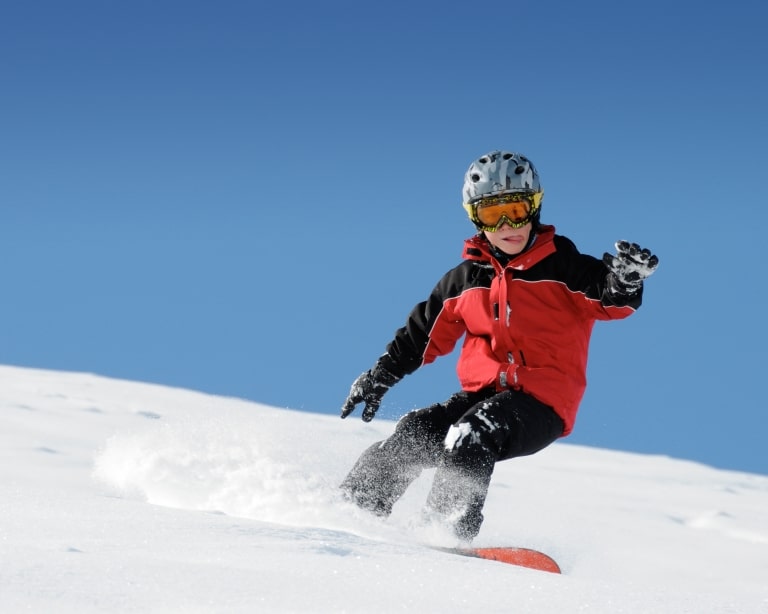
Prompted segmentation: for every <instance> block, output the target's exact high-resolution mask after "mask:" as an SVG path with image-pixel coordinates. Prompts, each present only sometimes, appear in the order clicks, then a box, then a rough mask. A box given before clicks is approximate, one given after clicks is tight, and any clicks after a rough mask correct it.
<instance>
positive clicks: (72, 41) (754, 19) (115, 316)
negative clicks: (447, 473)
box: [0, 0, 768, 473]
mask: <svg viewBox="0 0 768 614" xmlns="http://www.w3.org/2000/svg"><path fill="white" fill-rule="evenodd" d="M625 4H626V3H616V2H608V1H604V2H581V3H573V2H567V1H564V0H563V1H561V2H536V3H527V4H525V5H521V4H519V3H494V4H492V5H477V4H476V5H471V4H467V3H465V2H451V1H448V2H439V3H438V2H421V3H419V2H416V3H411V2H409V3H405V2H401V1H400V0H395V1H393V2H387V3H376V4H375V5H373V3H365V2H351V1H350V2H338V1H330V2H323V3H316V2H308V1H307V2H304V1H302V2H292V3H261V2H220V3H209V2H195V1H191V2H189V1H187V2H177V1H168V2H146V1H134V2H130V3H128V2H115V1H112V2H104V1H99V2H96V1H92V2H77V1H75V2H70V3H60V2H50V1H40V2H6V3H4V4H3V7H2V8H0V58H2V59H1V60H0V82H2V84H3V86H2V89H0V109H1V110H2V113H0V134H2V145H0V267H1V268H0V271H1V272H2V287H3V293H2V294H3V297H2V302H0V317H1V318H2V323H3V325H2V326H1V327H0V363H4V364H11V365H20V366H30V367H40V368H47V369H63V370H74V371H91V372H96V373H99V374H103V375H108V376H115V377H121V378H128V379H136V380H143V381H151V382H158V383H162V384H169V385H174V386H184V387H190V388H194V389H197V390H203V391H207V392H212V393H216V394H224V395H230V396H237V397H244V398H249V399H253V400H256V401H259V402H263V403H267V404H270V405H276V406H279V407H290V408H296V409H303V410H307V411H313V412H328V413H336V412H338V411H339V407H340V406H341V404H342V402H343V401H344V398H345V397H346V394H347V392H348V389H349V385H350V383H351V382H352V380H353V379H354V378H355V377H356V376H357V375H358V374H359V373H360V372H361V371H362V370H364V369H366V368H368V367H369V366H371V364H373V362H374V361H375V359H376V357H377V356H378V355H379V354H380V353H381V352H382V351H383V349H384V346H385V344H386V343H387V342H388V341H389V339H390V338H391V336H392V333H393V332H394V330H395V329H396V328H398V327H399V326H401V325H402V323H403V322H404V319H405V317H406V315H407V314H408V312H409V311H410V309H411V308H412V307H413V305H414V304H416V303H417V302H419V301H420V300H423V299H424V298H425V297H426V295H427V294H428V292H429V291H430V290H431V289H432V287H433V285H434V283H435V282H436V281H437V280H438V279H439V278H440V276H441V275H442V274H443V273H444V272H445V271H447V270H448V269H449V268H451V267H453V266H454V265H455V264H457V263H458V262H459V258H460V254H461V247H462V242H463V239H464V238H466V237H468V236H470V235H471V234H472V232H473V227H472V226H471V224H470V223H469V221H468V220H467V219H466V216H465V213H464V211H463V209H462V208H461V185H462V178H463V174H464V171H465V170H466V167H467V166H468V165H469V163H470V162H471V161H472V160H473V159H475V158H477V157H478V156H480V155H481V154H483V153H486V152H487V151H490V150H492V149H509V150H517V151H520V152H522V153H524V154H525V155H527V156H528V157H530V158H531V159H532V160H533V161H534V163H535V164H536V165H537V167H538V169H539V172H540V174H541V177H542V182H543V185H544V189H545V192H546V195H545V199H544V208H543V216H542V217H543V220H544V221H545V222H548V223H552V224H555V226H556V227H557V229H558V232H560V233H561V234H565V235H567V236H569V237H570V238H571V239H572V240H574V241H575V243H576V244H577V246H578V247H579V248H580V249H581V251H583V252H587V253H591V254H594V255H596V256H600V255H602V253H603V252H604V251H606V250H611V249H612V248H613V243H614V242H615V241H616V240H618V239H628V240H631V241H636V242H638V243H640V244H642V245H644V246H647V247H649V248H651V249H652V250H653V251H654V252H656V253H657V254H658V255H659V257H660V260H661V264H660V267H659V270H658V272H657V273H656V274H655V275H654V276H653V277H652V278H651V280H650V281H649V282H648V287H647V293H646V300H645V304H644V305H643V307H642V308H641V310H640V311H639V312H638V313H637V314H635V316H633V317H632V318H630V319H629V320H626V321H623V322H611V323H598V325H597V326H596V328H595V333H594V336H593V343H592V348H591V356H590V366H589V374H588V375H589V381H590V384H589V389H588V391H587V394H586V396H585V398H584V401H583V403H582V408H581V412H580V415H579V419H578V422H577V425H576V429H575V431H574V433H573V435H571V436H570V437H569V438H568V439H567V440H566V441H570V442H572V443H578V444H585V445H594V446H600V447H607V448H615V449H624V450H630V451H638V452H644V453H650V454H665V455H670V456H676V457H683V458H690V459H694V460H698V461H701V462H705V463H708V464H712V465H715V466H718V467H724V468H734V469H742V470H747V471H754V472H758V473H768V454H766V452H765V443H764V438H765V431H766V427H767V426H768V417H767V416H768V412H767V410H768V403H766V400H765V395H764V389H765V385H764V380H765V375H764V372H765V365H766V360H765V358H764V354H765V348H766V344H767V343H768V327H767V326H766V323H765V316H764V313H763V312H764V309H763V305H764V304H765V301H766V290H765V273H764V270H763V262H764V258H765V256H764V253H765V251H764V242H765V239H764V231H765V227H766V222H767V221H768V214H766V206H768V187H766V182H765V175H766V168H767V166H768V155H766V149H765V143H766V142H768V122H766V120H765V109H766V108H768V85H767V80H766V77H765V66H766V63H768V42H766V40H765V36H764V28H765V25H766V22H767V20H768V8H766V6H765V4H764V3H763V2H758V1H755V2H748V1H741V0H737V1H736V2H730V3H728V4H727V5H726V4H722V3H708V2H692V1H691V2H676V1H674V0H673V1H668V2H656V1H651V2H645V3H642V4H639V5H625ZM454 358H455V357H446V358H444V359H442V360H441V361H440V362H438V363H436V364H433V365H430V366H427V367H425V368H423V369H422V370H421V371H419V372H417V373H416V374H414V375H412V376H409V377H408V378H406V379H405V380H404V381H403V382H401V383H400V384H399V385H398V386H397V387H396V388H395V389H393V390H392V391H391V392H390V394H389V395H388V396H387V397H386V398H385V400H384V404H383V406H382V409H381V412H380V415H381V416H383V417H385V418H389V419H394V418H397V417H398V416H399V415H401V414H402V413H404V412H405V411H407V410H409V409H412V408H415V407H420V406H423V405H426V404H429V403H432V402H435V401H439V400H442V399H444V398H446V397H447V396H448V395H449V394H451V393H452V392H453V391H454V390H455V389H456V387H457V383H456V379H455V374H454ZM356 415H357V414H356ZM344 425H345V423H343V422H341V421H340V422H339V428H340V429H343V428H344Z"/></svg>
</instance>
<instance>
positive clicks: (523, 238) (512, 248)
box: [483, 222, 533, 256]
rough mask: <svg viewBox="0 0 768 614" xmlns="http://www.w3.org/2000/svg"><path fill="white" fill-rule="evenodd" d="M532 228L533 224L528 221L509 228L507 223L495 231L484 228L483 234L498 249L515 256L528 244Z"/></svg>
mask: <svg viewBox="0 0 768 614" xmlns="http://www.w3.org/2000/svg"><path fill="white" fill-rule="evenodd" d="M532 228H533V225H532V224H531V223H530V222H528V223H527V224H526V225H525V226H523V227H521V228H511V227H510V226H509V225H508V224H502V225H501V227H500V228H499V229H498V230H497V231H496V232H490V231H488V230H484V231H483V234H484V235H485V238H486V239H488V242H489V243H490V244H491V245H493V246H494V247H495V248H496V249H500V250H501V251H502V252H504V253H505V254H507V255H508V256H516V255H517V254H519V253H520V252H522V251H523V249H524V248H525V246H526V245H528V239H529V238H530V236H531V229H532Z"/></svg>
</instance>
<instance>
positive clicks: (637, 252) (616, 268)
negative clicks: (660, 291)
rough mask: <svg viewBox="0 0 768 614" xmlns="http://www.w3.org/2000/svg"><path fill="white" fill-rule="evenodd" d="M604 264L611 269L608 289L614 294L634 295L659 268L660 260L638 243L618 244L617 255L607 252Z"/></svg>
mask: <svg viewBox="0 0 768 614" xmlns="http://www.w3.org/2000/svg"><path fill="white" fill-rule="evenodd" d="M603 262H604V263H605V265H606V266H607V267H608V268H609V269H610V271H611V272H610V273H609V275H608V287H609V289H610V290H611V292H612V293H614V294H633V293H635V292H637V291H638V290H639V289H640V287H641V286H642V285H643V280H644V279H645V278H646V277H648V276H649V275H651V274H652V273H653V272H654V271H655V270H656V267H657V266H659V259H658V258H657V257H656V256H654V255H653V254H651V251H650V250H648V249H642V248H641V247H640V246H639V245H638V244H637V243H629V242H628V241H617V242H616V255H613V254H609V253H608V252H606V253H605V254H604V255H603Z"/></svg>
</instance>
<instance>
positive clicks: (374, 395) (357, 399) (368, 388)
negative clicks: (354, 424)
mask: <svg viewBox="0 0 768 614" xmlns="http://www.w3.org/2000/svg"><path fill="white" fill-rule="evenodd" d="M399 381H400V378H399V377H397V376H395V375H392V374H391V373H390V372H389V371H387V370H386V369H385V368H384V367H381V366H379V365H376V366H375V367H374V368H373V369H371V370H370V371H366V372H365V373H363V374H362V375H361V376H360V377H358V378H357V379H356V380H355V381H354V382H353V383H352V388H351V389H350V391H349V396H348V397H347V400H346V402H345V403H344V406H343V407H342V408H341V417H342V418H346V417H347V416H348V415H349V414H351V413H352V412H353V411H355V406H356V405H357V404H358V403H365V408H364V409H363V422H370V421H371V420H373V417H374V416H375V415H376V412H377V411H378V410H379V405H381V397H383V396H384V394H385V393H386V392H387V390H389V389H390V388H392V386H394V385H395V384H396V383H397V382H399Z"/></svg>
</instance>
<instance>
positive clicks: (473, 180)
mask: <svg viewBox="0 0 768 614" xmlns="http://www.w3.org/2000/svg"><path fill="white" fill-rule="evenodd" d="M478 181H480V175H478V174H477V173H473V174H472V182H473V183H477V182H478Z"/></svg>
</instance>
